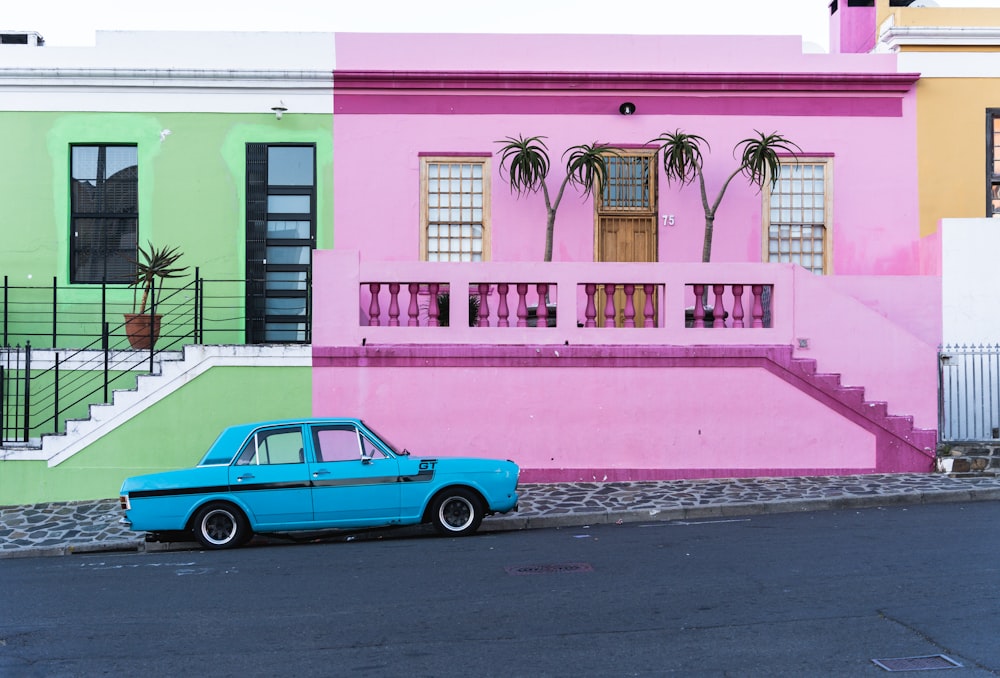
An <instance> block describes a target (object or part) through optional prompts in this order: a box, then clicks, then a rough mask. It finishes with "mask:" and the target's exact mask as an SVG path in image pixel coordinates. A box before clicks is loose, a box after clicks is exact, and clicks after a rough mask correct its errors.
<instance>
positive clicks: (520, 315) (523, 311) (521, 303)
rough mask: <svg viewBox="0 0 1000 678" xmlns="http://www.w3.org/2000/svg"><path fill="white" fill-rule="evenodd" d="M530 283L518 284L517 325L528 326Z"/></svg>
mask: <svg viewBox="0 0 1000 678" xmlns="http://www.w3.org/2000/svg"><path fill="white" fill-rule="evenodd" d="M527 297H528V284H527V283H518V284H517V326H518V327H527V326H528V302H527Z"/></svg>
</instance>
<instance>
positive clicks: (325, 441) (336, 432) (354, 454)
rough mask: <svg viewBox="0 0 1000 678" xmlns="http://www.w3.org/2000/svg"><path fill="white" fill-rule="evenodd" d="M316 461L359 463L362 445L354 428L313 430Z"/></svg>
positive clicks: (342, 427) (329, 427) (340, 427)
mask: <svg viewBox="0 0 1000 678" xmlns="http://www.w3.org/2000/svg"><path fill="white" fill-rule="evenodd" d="M313 442H314V443H315V446H316V461H320V462H324V461H358V460H360V459H361V445H360V442H359V441H358V430H357V429H356V428H354V427H353V426H327V427H323V428H316V429H313Z"/></svg>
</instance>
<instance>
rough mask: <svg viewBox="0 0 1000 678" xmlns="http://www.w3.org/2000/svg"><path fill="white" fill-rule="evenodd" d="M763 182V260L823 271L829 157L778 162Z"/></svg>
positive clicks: (825, 270)
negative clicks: (772, 177) (771, 179)
mask: <svg viewBox="0 0 1000 678" xmlns="http://www.w3.org/2000/svg"><path fill="white" fill-rule="evenodd" d="M780 171H781V174H780V176H779V177H778V181H777V182H776V183H775V184H774V185H771V184H765V193H764V200H765V207H766V209H765V215H764V219H765V224H764V229H765V260H766V261H768V262H777V263H795V264H799V265H801V266H802V267H803V268H806V269H808V270H810V271H812V272H813V273H816V274H823V273H826V272H827V249H828V243H829V239H828V229H829V223H830V222H829V218H830V217H829V209H828V207H829V206H828V200H829V190H828V186H829V183H828V182H829V178H830V161H828V160H815V161H811V160H805V159H799V160H798V161H796V162H782V164H781V170H780Z"/></svg>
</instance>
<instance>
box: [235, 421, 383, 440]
mask: <svg viewBox="0 0 1000 678" xmlns="http://www.w3.org/2000/svg"><path fill="white" fill-rule="evenodd" d="M295 424H300V425H301V424H361V425H362V426H363V425H364V422H362V421H361V420H360V419H358V418H357V417H305V418H302V419H270V420H266V421H255V422H249V423H246V424H234V425H232V426H228V427H226V428H225V429H224V430H223V435H226V436H227V437H228V435H230V434H231V435H242V436H243V437H246V436H248V435H250V432H251V431H254V430H256V429H258V428H264V427H265V426H292V425H295Z"/></svg>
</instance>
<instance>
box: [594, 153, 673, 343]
mask: <svg viewBox="0 0 1000 678" xmlns="http://www.w3.org/2000/svg"><path fill="white" fill-rule="evenodd" d="M607 163H608V176H607V177H606V179H605V182H604V185H602V186H601V190H600V192H599V193H598V196H597V200H595V201H594V205H595V212H596V213H595V218H594V221H595V228H594V232H595V243H594V253H595V257H596V259H597V261H625V262H630V261H657V259H658V251H659V250H658V241H657V233H658V229H657V219H656V217H657V213H658V211H659V209H658V204H657V191H656V179H657V172H656V164H655V163H656V152H655V151H654V150H645V149H640V150H627V151H620V152H619V154H618V155H609V156H608V158H607ZM598 282H604V281H598ZM609 282H610V281H609ZM597 302H598V306H597V308H598V313H597V324H598V326H599V327H603V326H604V313H603V309H604V305H605V297H604V292H603V289H600V290H599V293H598V299H597ZM656 302H657V299H656V297H655V296H654V298H653V306H654V308H656ZM645 303H646V296H645V294H644V293H643V290H642V288H641V287H640V288H639V289H637V290H636V292H635V296H634V298H633V305H634V306H635V308H636V309H642V308H643V307H644V305H645ZM624 307H625V294H624V291H623V290H622V287H621V285H619V286H618V288H617V290H616V292H615V324H616V325H617V326H618V327H621V326H622V323H623V322H624V310H625V309H624ZM654 316H655V314H654ZM635 322H636V327H642V326H643V319H642V314H641V313H636V320H635Z"/></svg>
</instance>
